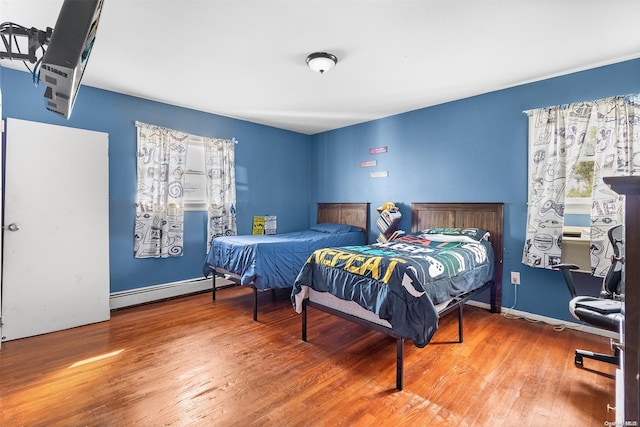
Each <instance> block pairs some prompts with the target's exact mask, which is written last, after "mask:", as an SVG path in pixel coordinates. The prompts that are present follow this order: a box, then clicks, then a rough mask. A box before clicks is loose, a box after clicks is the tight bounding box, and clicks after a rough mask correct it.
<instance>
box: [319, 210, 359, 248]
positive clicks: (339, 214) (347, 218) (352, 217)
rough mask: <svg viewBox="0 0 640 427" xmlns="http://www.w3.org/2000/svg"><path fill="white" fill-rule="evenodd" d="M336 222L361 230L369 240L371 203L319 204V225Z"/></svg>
mask: <svg viewBox="0 0 640 427" xmlns="http://www.w3.org/2000/svg"><path fill="white" fill-rule="evenodd" d="M322 222H335V223H336V224H348V225H353V226H355V227H358V228H360V229H361V230H362V231H363V232H364V239H365V240H364V241H365V242H366V241H367V238H368V232H367V230H368V225H369V203H318V220H317V223H318V224H320V223H322Z"/></svg>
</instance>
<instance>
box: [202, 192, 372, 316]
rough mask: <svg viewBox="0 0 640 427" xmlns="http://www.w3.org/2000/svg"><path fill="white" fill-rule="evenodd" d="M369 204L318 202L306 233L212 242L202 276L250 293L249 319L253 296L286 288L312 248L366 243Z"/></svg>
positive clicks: (223, 239)
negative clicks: (220, 279) (314, 220)
mask: <svg viewBox="0 0 640 427" xmlns="http://www.w3.org/2000/svg"><path fill="white" fill-rule="evenodd" d="M368 209H369V204H368V203H320V204H318V215H317V221H318V224H317V225H314V226H312V227H310V228H309V229H307V230H303V231H296V232H289V233H283V234H274V235H243V236H221V237H216V238H215V239H213V242H212V244H211V247H210V249H209V252H208V253H207V256H206V259H205V262H204V266H203V274H204V276H205V277H208V276H209V275H212V276H213V286H212V295H213V299H214V300H215V298H216V277H220V276H224V277H225V278H227V279H229V280H231V282H232V283H233V284H234V285H235V284H237V285H243V286H250V287H252V288H253V290H254V320H257V292H258V291H265V290H269V289H280V288H291V287H292V286H293V283H294V281H295V279H296V277H297V275H298V273H299V271H300V269H301V268H302V266H303V265H304V263H305V262H306V260H307V258H308V257H309V255H310V254H311V253H312V252H313V251H315V250H316V249H320V248H325V247H329V246H332V247H340V246H349V245H362V244H364V243H366V229H367V222H368Z"/></svg>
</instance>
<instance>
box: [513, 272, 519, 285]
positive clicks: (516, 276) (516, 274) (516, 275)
mask: <svg viewBox="0 0 640 427" xmlns="http://www.w3.org/2000/svg"><path fill="white" fill-rule="evenodd" d="M511 284H512V285H519V284H520V272H519V271H512V272H511Z"/></svg>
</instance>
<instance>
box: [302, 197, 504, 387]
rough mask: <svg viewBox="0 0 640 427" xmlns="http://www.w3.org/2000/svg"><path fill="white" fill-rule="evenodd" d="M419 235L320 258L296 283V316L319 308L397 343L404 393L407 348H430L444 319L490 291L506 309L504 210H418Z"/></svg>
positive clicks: (489, 206)
mask: <svg viewBox="0 0 640 427" xmlns="http://www.w3.org/2000/svg"><path fill="white" fill-rule="evenodd" d="M411 217H412V226H411V231H412V233H411V234H410V235H408V236H405V237H401V238H399V239H396V240H394V241H392V242H389V243H385V244H374V245H366V246H347V247H341V248H325V249H321V250H317V251H315V252H314V253H313V254H312V255H311V256H310V257H309V260H308V262H307V263H306V264H305V265H304V267H303V268H302V270H301V271H300V274H299V275H298V277H297V278H296V281H295V284H294V288H293V291H292V303H293V305H294V307H295V310H296V311H297V312H299V313H301V314H302V339H303V340H304V341H306V340H307V322H308V321H307V311H308V307H313V308H315V309H319V310H322V311H325V312H327V313H330V314H333V315H335V316H338V317H341V318H344V319H347V320H350V321H353V322H356V323H358V324H361V325H364V326H367V327H369V328H371V329H374V330H377V331H380V332H383V333H386V334H388V335H391V336H393V337H394V338H396V342H397V345H396V352H397V357H396V360H397V363H396V388H397V389H398V390H402V388H403V363H404V341H405V339H410V340H412V341H413V342H414V344H415V345H416V346H417V347H424V346H426V345H427V343H428V342H429V341H430V339H431V337H432V336H433V334H434V333H435V332H436V330H437V326H438V319H439V318H440V317H441V316H444V315H446V314H448V313H450V312H457V313H458V331H459V341H460V342H462V339H463V335H462V311H463V306H464V303H465V302H466V301H467V300H469V299H470V298H471V297H472V296H474V295H476V294H477V293H479V292H482V291H484V290H486V289H489V290H490V305H491V311H492V312H500V309H501V278H502V248H503V242H502V222H503V204H502V203H414V204H412V208H411Z"/></svg>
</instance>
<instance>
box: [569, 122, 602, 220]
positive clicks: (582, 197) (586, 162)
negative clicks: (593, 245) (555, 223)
mask: <svg viewBox="0 0 640 427" xmlns="http://www.w3.org/2000/svg"><path fill="white" fill-rule="evenodd" d="M595 131H596V128H595V126H594V127H592V128H591V129H590V131H589V135H588V136H587V137H586V138H585V141H584V146H583V148H582V152H581V153H580V157H579V158H578V163H576V167H575V170H574V172H573V176H572V177H571V178H570V179H568V180H567V190H566V197H565V213H568V214H575V215H591V190H592V189H593V175H594V170H595V169H594V155H595V143H594V140H595V137H594V135H592V134H593V133H594V132H595ZM568 166H569V165H567V167H568Z"/></svg>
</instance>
